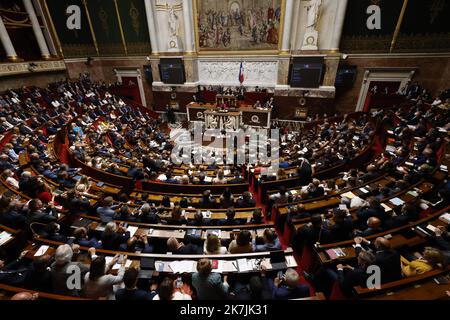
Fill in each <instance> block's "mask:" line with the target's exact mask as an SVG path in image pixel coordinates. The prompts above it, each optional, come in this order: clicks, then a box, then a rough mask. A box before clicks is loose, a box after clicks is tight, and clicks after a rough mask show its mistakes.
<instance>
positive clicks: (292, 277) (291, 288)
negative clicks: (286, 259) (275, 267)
mask: <svg viewBox="0 0 450 320" xmlns="http://www.w3.org/2000/svg"><path fill="white" fill-rule="evenodd" d="M261 276H262V280H263V283H264V286H265V287H266V290H268V291H269V292H271V295H272V299H275V300H288V299H299V298H306V297H309V295H310V290H309V286H308V285H306V284H300V276H299V275H298V273H297V271H295V270H294V269H292V268H289V269H287V270H286V273H285V275H284V277H283V278H281V279H280V278H278V277H276V278H275V279H274V280H272V279H270V278H268V277H267V275H266V270H265V269H264V267H263V269H262V270H261Z"/></svg>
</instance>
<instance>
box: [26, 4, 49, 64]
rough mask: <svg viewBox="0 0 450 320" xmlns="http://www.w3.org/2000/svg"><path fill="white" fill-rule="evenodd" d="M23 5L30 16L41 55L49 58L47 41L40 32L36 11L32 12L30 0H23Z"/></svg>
mask: <svg viewBox="0 0 450 320" xmlns="http://www.w3.org/2000/svg"><path fill="white" fill-rule="evenodd" d="M23 5H24V6H25V10H26V11H27V13H28V16H29V17H30V21H31V25H32V27H33V32H34V36H35V37H36V41H37V43H38V45H39V50H40V51H41V56H42V58H44V59H49V58H50V52H49V51H48V47H47V43H46V42H45V38H44V34H43V33H42V29H41V26H40V24H39V21H38V18H37V16H36V12H34V7H33V4H32V3H31V0H23Z"/></svg>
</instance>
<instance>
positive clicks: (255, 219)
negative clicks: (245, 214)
mask: <svg viewBox="0 0 450 320" xmlns="http://www.w3.org/2000/svg"><path fill="white" fill-rule="evenodd" d="M262 223H263V215H262V211H261V209H259V208H258V209H255V210H253V214H252V217H251V218H250V221H249V222H248V224H262Z"/></svg>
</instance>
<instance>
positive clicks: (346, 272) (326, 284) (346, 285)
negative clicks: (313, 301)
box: [303, 251, 375, 297]
mask: <svg viewBox="0 0 450 320" xmlns="http://www.w3.org/2000/svg"><path fill="white" fill-rule="evenodd" d="M357 261H358V264H357V265H356V267H353V266H351V265H343V264H341V263H340V264H338V265H337V266H336V269H337V270H334V269H332V268H328V267H325V266H322V267H320V268H319V270H317V271H316V272H315V273H314V275H310V274H308V273H306V272H303V273H304V274H305V278H306V279H307V280H308V281H310V282H312V283H313V284H314V286H315V289H316V290H320V291H322V292H324V294H325V295H326V296H327V297H329V296H330V294H331V291H332V288H333V285H334V284H335V282H336V281H338V282H339V285H340V287H341V289H342V292H343V294H344V295H345V296H347V297H351V296H352V295H353V287H355V286H361V287H363V288H365V287H366V286H367V278H368V277H369V275H370V274H369V273H367V268H368V267H369V266H371V265H373V264H374V263H375V255H374V254H373V253H372V252H370V251H361V252H359V254H358V256H357Z"/></svg>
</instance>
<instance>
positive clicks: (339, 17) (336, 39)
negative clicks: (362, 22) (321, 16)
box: [330, 0, 348, 51]
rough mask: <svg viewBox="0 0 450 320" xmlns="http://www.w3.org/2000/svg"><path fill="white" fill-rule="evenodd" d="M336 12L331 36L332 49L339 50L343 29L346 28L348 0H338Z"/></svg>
mask: <svg viewBox="0 0 450 320" xmlns="http://www.w3.org/2000/svg"><path fill="white" fill-rule="evenodd" d="M336 2H337V3H336V13H335V19H334V28H333V30H334V32H333V35H332V38H331V48H330V49H331V50H333V51H339V44H340V42H341V36H342V30H343V28H344V20H345V14H346V12H347V3H348V0H339V1H336Z"/></svg>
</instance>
